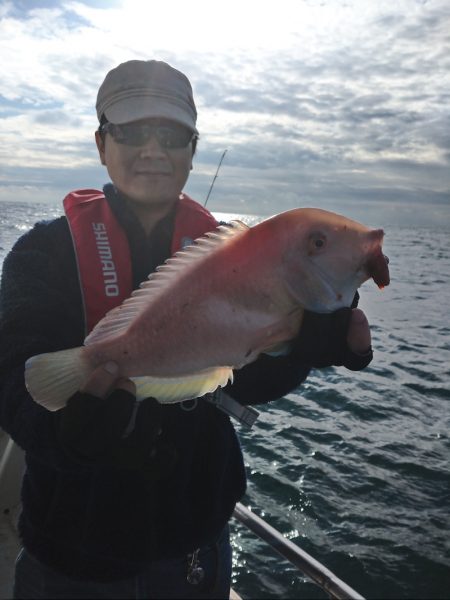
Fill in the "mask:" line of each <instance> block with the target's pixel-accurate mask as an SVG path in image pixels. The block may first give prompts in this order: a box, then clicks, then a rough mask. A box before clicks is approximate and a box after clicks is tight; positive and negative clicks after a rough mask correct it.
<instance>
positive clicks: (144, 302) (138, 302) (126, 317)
mask: <svg viewBox="0 0 450 600" xmlns="http://www.w3.org/2000/svg"><path fill="white" fill-rule="evenodd" d="M248 229H249V227H248V225H245V223H242V222H241V221H231V222H230V223H229V224H227V225H220V226H219V227H217V229H214V230H213V231H210V232H209V233H206V234H205V235H204V236H202V237H200V238H197V239H196V240H195V241H194V242H193V243H192V245H190V246H186V247H185V248H183V250H180V251H178V252H176V253H175V254H174V255H173V256H172V257H171V258H169V259H168V260H166V262H165V263H164V264H162V265H161V266H159V267H158V268H157V269H156V271H155V272H154V273H151V274H150V275H149V276H148V279H146V280H145V281H143V282H142V283H141V285H140V286H139V288H138V289H137V290H135V291H134V292H133V293H132V294H131V296H130V297H129V298H127V299H126V300H125V301H124V302H123V303H122V304H121V305H120V306H117V307H116V308H113V309H112V310H110V311H109V312H108V313H106V315H105V316H104V317H103V319H102V320H101V321H99V322H98V323H97V325H96V326H95V327H94V329H93V330H92V331H91V333H90V334H89V335H88V336H87V337H86V339H85V340H84V343H85V345H90V344H94V343H97V342H104V341H105V340H108V339H113V338H115V337H116V336H118V335H120V334H122V333H124V332H125V331H126V330H127V328H128V326H129V325H130V323H132V322H133V321H134V320H135V319H136V318H137V317H138V316H139V315H140V314H141V313H142V312H143V311H144V310H145V309H146V308H147V307H148V305H149V304H150V303H151V302H152V301H153V300H154V299H155V298H157V297H158V296H159V295H160V294H161V293H163V292H164V290H165V289H166V288H167V287H168V286H170V285H171V284H172V283H173V282H174V281H175V280H176V279H178V277H179V275H180V273H185V272H186V269H189V268H192V267H193V266H194V265H195V264H197V263H198V262H199V261H201V260H203V259H204V258H205V257H206V256H208V255H209V254H211V253H212V252H214V250H216V249H217V248H218V247H220V246H222V245H223V244H225V243H226V242H227V241H228V240H230V239H231V238H234V237H235V236H236V235H239V234H240V233H243V232H245V231H247V230H248Z"/></svg>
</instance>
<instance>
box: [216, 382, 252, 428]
mask: <svg viewBox="0 0 450 600" xmlns="http://www.w3.org/2000/svg"><path fill="white" fill-rule="evenodd" d="M205 399H207V400H208V402H211V403H212V404H214V405H215V406H216V408H218V409H219V410H221V411H223V412H224V413H226V414H227V415H228V416H230V417H234V418H235V419H236V420H237V421H239V423H240V424H241V425H244V427H248V428H249V429H251V428H252V427H253V424H254V422H255V421H256V419H257V418H258V417H259V412H258V411H257V410H256V408H253V406H244V405H242V404H240V402H238V401H237V400H235V399H234V398H232V397H231V396H229V395H228V394H226V393H225V392H224V391H223V390H221V389H220V388H218V389H217V390H216V391H215V392H213V393H212V394H207V395H206V396H205Z"/></svg>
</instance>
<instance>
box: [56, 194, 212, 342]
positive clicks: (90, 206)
mask: <svg viewBox="0 0 450 600" xmlns="http://www.w3.org/2000/svg"><path fill="white" fill-rule="evenodd" d="M64 210H65V212H66V217H67V220H68V222H69V226H70V231H71V234H72V239H73V244H74V248H75V254H76V258H77V265H78V275H79V279H80V287H81V292H82V297H83V305H84V314H85V323H86V333H89V332H90V331H91V330H92V329H93V327H94V326H95V325H96V324H97V323H98V321H100V319H101V318H102V317H103V316H104V315H105V314H106V313H107V312H108V311H109V310H111V309H112V308H115V307H116V306H118V305H119V304H121V303H122V302H123V301H124V300H125V299H126V298H128V296H129V295H130V294H131V292H132V288H133V284H132V270H131V258H130V248H129V245H128V240H127V237H126V234H125V232H124V231H123V229H122V227H121V226H120V224H119V222H118V221H117V219H116V217H115V216H114V214H113V212H112V210H111V208H110V206H109V204H108V201H107V200H106V198H105V195H104V194H103V192H101V191H99V190H89V189H88V190H76V191H74V192H71V193H70V194H68V195H67V196H66V197H65V198H64ZM217 224H218V223H217V221H216V220H215V218H214V217H213V216H212V215H211V213H210V212H209V211H207V210H206V208H203V206H201V205H200V204H198V203H197V202H195V201H194V200H192V199H191V198H189V196H187V195H186V194H181V196H180V200H179V202H178V205H177V212H176V215H175V226H174V233H173V237H172V246H171V250H172V254H174V253H175V252H176V251H177V250H180V249H181V248H183V247H184V246H186V245H188V244H190V243H192V241H193V240H195V239H196V238H198V237H200V236H201V235H203V234H204V233H206V232H208V231H211V230H213V229H215V228H216V227H217Z"/></svg>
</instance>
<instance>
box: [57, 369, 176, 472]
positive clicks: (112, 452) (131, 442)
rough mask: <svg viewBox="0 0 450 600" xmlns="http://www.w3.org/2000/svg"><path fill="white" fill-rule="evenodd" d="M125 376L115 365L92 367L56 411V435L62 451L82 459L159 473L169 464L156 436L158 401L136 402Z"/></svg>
mask: <svg viewBox="0 0 450 600" xmlns="http://www.w3.org/2000/svg"><path fill="white" fill-rule="evenodd" d="M135 394H136V389H135V385H134V383H133V382H132V381H131V380H129V379H123V378H120V377H118V367H117V365H116V364H115V363H112V362H110V363H106V364H105V365H102V366H100V367H97V369H95V371H94V372H93V373H92V375H91V376H90V377H89V379H88V381H87V382H86V383H85V385H84V386H83V389H82V390H80V391H79V392H77V393H76V394H74V395H73V396H72V397H71V398H70V399H69V402H68V403H67V406H66V407H65V408H63V409H62V410H60V411H58V413H56V414H57V418H58V436H59V439H60V442H61V444H62V446H63V447H64V448H65V450H66V452H67V453H68V454H69V455H70V456H71V457H72V458H73V459H75V460H78V461H81V462H83V463H90V464H96V465H103V466H109V467H115V468H122V469H131V470H137V471H140V472H141V473H142V474H143V475H144V476H146V477H147V476H148V477H150V478H152V477H158V476H160V473H159V472H160V471H161V470H163V469H168V467H169V466H170V464H171V463H172V462H173V457H172V454H173V451H172V449H167V448H166V446H165V445H164V443H162V441H161V440H160V437H159V436H160V434H161V405H160V404H159V403H158V402H157V401H156V400H155V399H154V398H146V399H145V400H142V401H140V402H137V401H136V397H135Z"/></svg>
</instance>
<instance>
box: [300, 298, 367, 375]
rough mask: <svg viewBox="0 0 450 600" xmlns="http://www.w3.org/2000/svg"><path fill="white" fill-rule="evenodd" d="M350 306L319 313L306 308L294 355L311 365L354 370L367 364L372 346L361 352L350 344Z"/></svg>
mask: <svg viewBox="0 0 450 600" xmlns="http://www.w3.org/2000/svg"><path fill="white" fill-rule="evenodd" d="M351 314H352V309H351V308H341V309H339V310H337V311H335V312H333V313H329V314H319V313H313V312H310V311H308V310H306V311H305V313H304V316H303V322H302V326H301V329H300V333H299V335H298V337H297V338H296V339H295V340H294V342H293V345H292V356H293V357H294V358H295V359H296V360H298V361H300V362H302V363H304V364H309V365H311V367H315V368H323V367H331V366H341V365H343V366H345V367H347V369H350V370H352V371H359V370H361V369H364V368H365V367H367V365H368V364H369V363H370V362H371V360H372V358H373V352H372V347H370V348H369V350H368V351H367V352H366V353H365V354H363V355H361V354H355V353H354V352H352V351H351V350H350V348H349V347H348V344H347V332H348V328H349V324H350V317H351Z"/></svg>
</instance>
